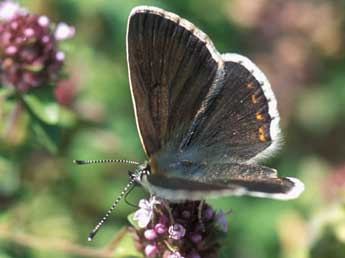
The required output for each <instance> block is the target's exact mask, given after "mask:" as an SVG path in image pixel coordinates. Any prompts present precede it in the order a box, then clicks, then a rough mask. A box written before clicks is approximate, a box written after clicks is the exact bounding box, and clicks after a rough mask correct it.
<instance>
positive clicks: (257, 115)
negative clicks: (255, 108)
mask: <svg viewBox="0 0 345 258" xmlns="http://www.w3.org/2000/svg"><path fill="white" fill-rule="evenodd" d="M255 118H256V120H258V121H262V120H264V116H263V115H262V114H260V113H259V112H256V114H255Z"/></svg>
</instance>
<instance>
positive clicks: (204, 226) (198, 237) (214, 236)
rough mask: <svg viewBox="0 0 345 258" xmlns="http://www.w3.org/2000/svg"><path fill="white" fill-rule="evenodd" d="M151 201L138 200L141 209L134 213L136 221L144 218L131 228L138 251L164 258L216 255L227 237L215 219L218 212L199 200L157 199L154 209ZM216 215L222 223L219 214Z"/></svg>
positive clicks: (152, 200)
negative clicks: (174, 201) (175, 201)
mask: <svg viewBox="0 0 345 258" xmlns="http://www.w3.org/2000/svg"><path fill="white" fill-rule="evenodd" d="M154 200H155V199H154V197H152V198H151V199H150V200H140V202H139V206H140V209H139V210H138V211H136V212H135V215H134V216H135V217H136V218H137V220H138V221H139V222H140V220H143V221H142V224H141V227H139V228H138V227H136V228H133V229H132V230H133V231H135V235H134V240H135V245H136V248H137V249H138V251H140V252H142V253H143V254H144V255H146V256H149V255H148V254H150V255H152V256H154V255H155V256H154V257H163V258H175V257H187V258H200V257H217V254H218V251H219V248H220V246H221V242H222V239H223V238H225V236H226V235H225V234H224V231H223V228H221V227H220V226H219V225H218V223H219V222H218V221H217V220H216V214H218V213H216V212H215V211H214V210H213V209H212V208H211V207H210V206H209V205H208V204H206V203H201V202H200V201H186V202H182V203H170V202H168V201H166V200H160V201H159V205H157V206H155V208H154V209H153V206H154V203H155V201H154ZM200 205H202V206H200ZM200 209H202V210H201V212H200ZM200 214H202V216H201V217H200ZM218 216H219V219H220V221H221V222H222V221H223V220H222V219H221V218H222V216H221V213H220V214H218ZM223 217H224V218H225V215H224V214H223ZM144 225H146V226H144ZM151 252H152V253H151ZM152 256H149V257H152Z"/></svg>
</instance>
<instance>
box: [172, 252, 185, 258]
mask: <svg viewBox="0 0 345 258" xmlns="http://www.w3.org/2000/svg"><path fill="white" fill-rule="evenodd" d="M168 258H184V257H183V256H182V255H181V254H180V253H179V252H173V253H172V254H170V255H169V256H168Z"/></svg>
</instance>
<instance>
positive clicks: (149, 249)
mask: <svg viewBox="0 0 345 258" xmlns="http://www.w3.org/2000/svg"><path fill="white" fill-rule="evenodd" d="M157 253H158V249H157V246H156V245H147V246H146V247H145V255H146V256H147V257H155V256H156V255H157Z"/></svg>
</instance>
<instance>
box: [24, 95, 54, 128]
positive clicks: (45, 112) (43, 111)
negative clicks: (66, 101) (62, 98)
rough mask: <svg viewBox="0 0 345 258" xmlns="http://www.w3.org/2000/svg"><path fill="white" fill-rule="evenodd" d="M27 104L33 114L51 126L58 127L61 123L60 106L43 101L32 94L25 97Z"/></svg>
mask: <svg viewBox="0 0 345 258" xmlns="http://www.w3.org/2000/svg"><path fill="white" fill-rule="evenodd" d="M23 99H24V101H25V103H26V104H27V105H28V107H29V108H30V109H31V111H32V113H33V114H34V115H35V116H37V118H39V119H40V120H41V121H43V122H44V123H46V124H49V125H56V124H57V123H58V121H59V105H58V104H56V103H55V102H53V101H46V102H43V101H41V100H40V99H39V98H38V97H36V96H35V95H32V94H27V95H25V96H23Z"/></svg>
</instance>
